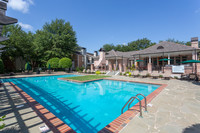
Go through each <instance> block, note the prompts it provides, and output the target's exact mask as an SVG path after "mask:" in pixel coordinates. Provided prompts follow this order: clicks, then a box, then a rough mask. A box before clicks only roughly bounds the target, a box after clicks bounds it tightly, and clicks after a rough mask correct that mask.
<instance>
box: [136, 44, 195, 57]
mask: <svg viewBox="0 0 200 133" xmlns="http://www.w3.org/2000/svg"><path fill="white" fill-rule="evenodd" d="M194 49H195V48H193V47H191V46H186V45H183V44H178V43H173V42H167V41H164V42H161V43H159V44H156V45H153V46H151V47H148V48H146V49H144V50H140V51H139V52H138V53H137V54H152V53H162V52H166V53H167V52H175V51H186V50H194ZM132 55H135V54H132Z"/></svg>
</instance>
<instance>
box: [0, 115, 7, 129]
mask: <svg viewBox="0 0 200 133" xmlns="http://www.w3.org/2000/svg"><path fill="white" fill-rule="evenodd" d="M5 117H6V116H5V115H4V116H2V117H0V122H2V121H4V118H5ZM5 126H6V125H5V124H4V123H3V124H2V125H0V130H1V129H3V128H4V127H5Z"/></svg>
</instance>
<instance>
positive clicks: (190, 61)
mask: <svg viewBox="0 0 200 133" xmlns="http://www.w3.org/2000/svg"><path fill="white" fill-rule="evenodd" d="M181 63H183V64H187V63H195V75H196V81H198V77H197V67H196V63H200V61H199V60H187V61H183V62H181Z"/></svg>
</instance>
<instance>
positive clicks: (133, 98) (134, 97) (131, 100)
mask: <svg viewBox="0 0 200 133" xmlns="http://www.w3.org/2000/svg"><path fill="white" fill-rule="evenodd" d="M138 96H143V97H144V100H145V105H144V108H145V112H147V99H146V97H145V96H144V95H143V94H141V93H139V94H137V95H136V96H133V97H131V98H130V99H129V100H128V101H127V102H126V104H125V105H124V106H123V108H122V109H121V114H123V110H124V108H125V107H126V106H127V104H128V103H129V104H128V110H129V108H130V105H131V103H132V102H133V101H134V100H135V99H137V100H138V101H139V106H140V117H142V104H141V100H140V99H139V98H138Z"/></svg>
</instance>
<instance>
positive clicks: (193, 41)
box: [191, 37, 199, 48]
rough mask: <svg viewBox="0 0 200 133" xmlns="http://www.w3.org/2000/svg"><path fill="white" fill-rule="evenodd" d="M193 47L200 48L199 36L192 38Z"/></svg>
mask: <svg viewBox="0 0 200 133" xmlns="http://www.w3.org/2000/svg"><path fill="white" fill-rule="evenodd" d="M191 47H193V48H199V40H198V37H193V38H191Z"/></svg>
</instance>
